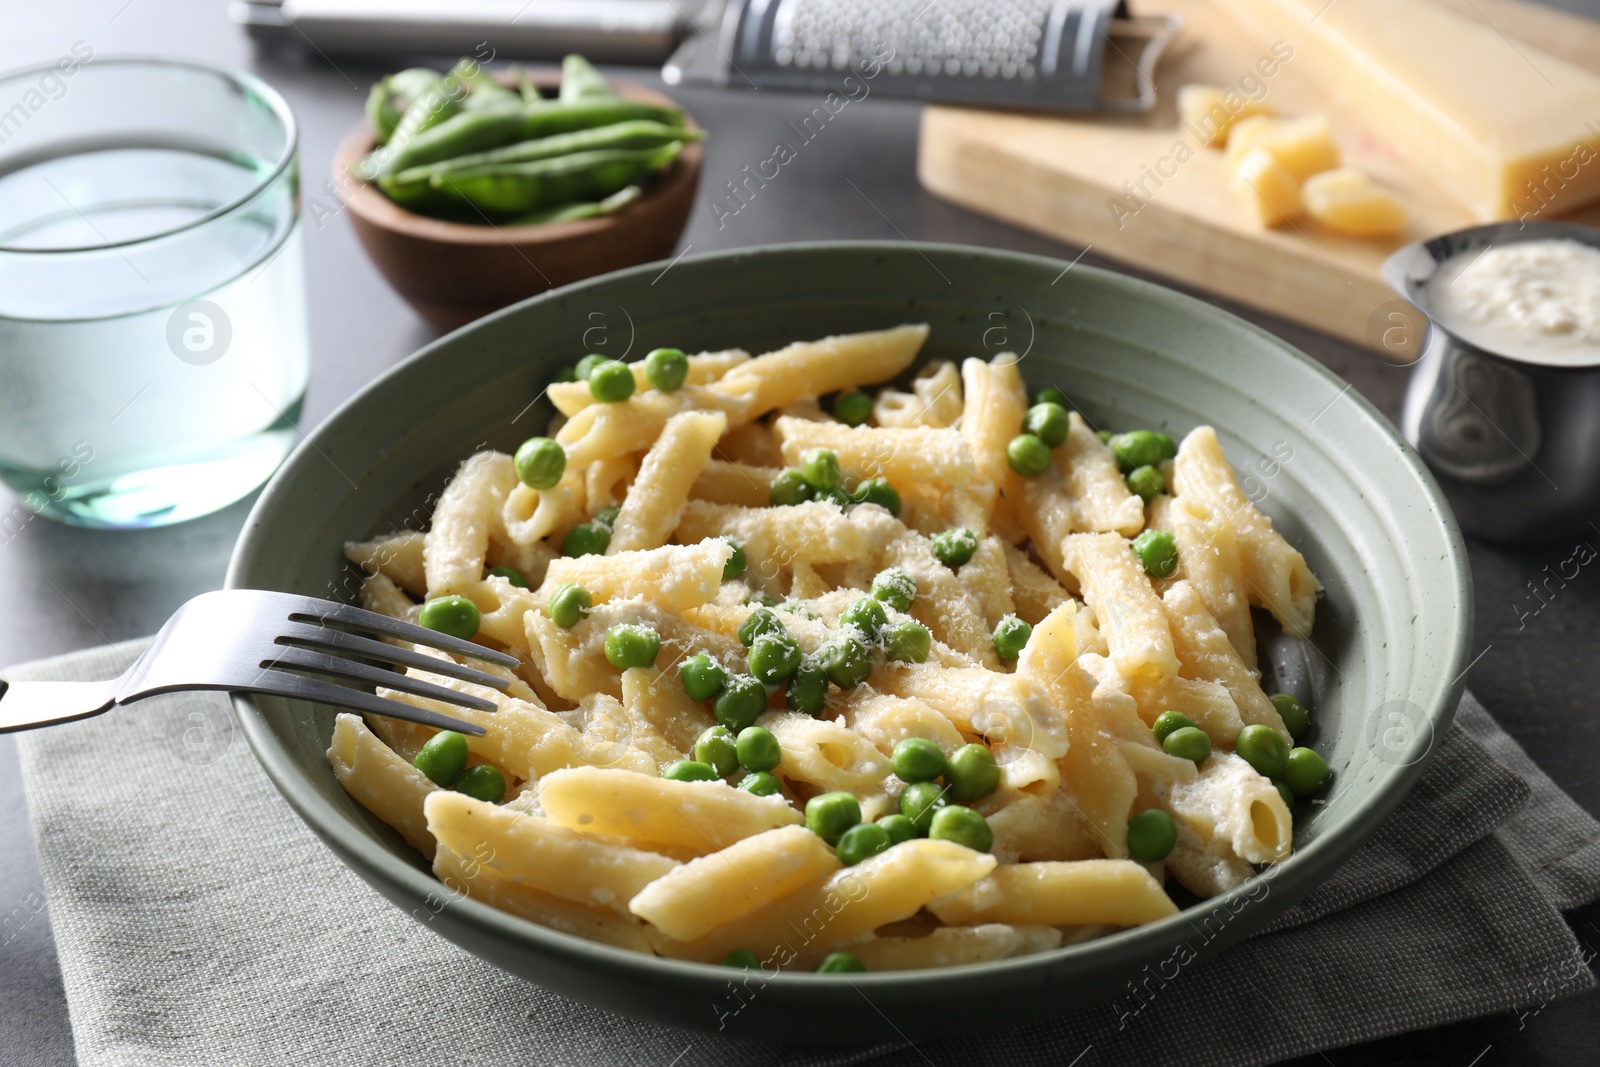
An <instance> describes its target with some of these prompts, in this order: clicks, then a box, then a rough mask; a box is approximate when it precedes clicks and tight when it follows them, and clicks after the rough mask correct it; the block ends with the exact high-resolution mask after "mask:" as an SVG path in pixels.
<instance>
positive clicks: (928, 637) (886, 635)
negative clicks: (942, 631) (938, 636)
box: [883, 619, 933, 663]
mask: <svg viewBox="0 0 1600 1067" xmlns="http://www.w3.org/2000/svg"><path fill="white" fill-rule="evenodd" d="M932 651H933V635H932V634H931V633H929V632H928V628H927V627H926V626H924V625H922V624H921V623H920V622H913V621H912V620H910V619H905V620H902V621H901V622H897V623H895V624H894V625H893V626H891V627H889V628H888V629H886V630H884V631H883V654H884V655H885V656H887V657H888V658H889V659H891V660H893V661H894V662H895V663H926V662H927V660H928V653H930V652H932Z"/></svg>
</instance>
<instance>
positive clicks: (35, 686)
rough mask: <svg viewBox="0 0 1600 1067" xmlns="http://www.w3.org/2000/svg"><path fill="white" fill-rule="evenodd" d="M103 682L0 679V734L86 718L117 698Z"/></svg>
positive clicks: (109, 684)
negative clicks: (14, 680) (9, 680)
mask: <svg viewBox="0 0 1600 1067" xmlns="http://www.w3.org/2000/svg"><path fill="white" fill-rule="evenodd" d="M116 685H117V681H116V679H111V680H110V681H105V682H8V681H5V680H4V679H0V734H5V733H10V732H12V731H13V730H31V729H33V728H34V727H36V726H54V725H55V724H56V723H58V722H71V721H72V720H74V719H87V718H88V717H89V716H91V715H98V714H100V713H101V712H102V711H105V710H106V709H108V708H110V707H111V705H113V704H115V703H116V702H117V699H116Z"/></svg>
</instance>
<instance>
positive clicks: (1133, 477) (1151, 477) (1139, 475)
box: [1128, 467, 1167, 504]
mask: <svg viewBox="0 0 1600 1067" xmlns="http://www.w3.org/2000/svg"><path fill="white" fill-rule="evenodd" d="M1166 491H1167V479H1166V478H1165V477H1164V476H1163V475H1162V473H1161V471H1160V470H1159V469H1157V468H1155V467H1138V468H1135V469H1134V471H1133V473H1131V474H1129V475H1128V492H1130V493H1132V494H1133V495H1134V496H1136V497H1138V498H1139V499H1140V500H1143V501H1144V502H1145V503H1146V504H1148V503H1150V501H1152V500H1154V499H1155V498H1156V497H1158V496H1160V495H1161V494H1162V493H1164V492H1166Z"/></svg>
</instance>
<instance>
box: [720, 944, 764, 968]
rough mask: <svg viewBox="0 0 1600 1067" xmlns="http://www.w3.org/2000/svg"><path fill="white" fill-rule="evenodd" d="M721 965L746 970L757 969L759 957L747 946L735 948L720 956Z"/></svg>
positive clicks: (759, 962)
mask: <svg viewBox="0 0 1600 1067" xmlns="http://www.w3.org/2000/svg"><path fill="white" fill-rule="evenodd" d="M722 965H723V966H724V967H739V968H742V969H744V970H747V971H758V970H760V969H761V957H759V956H757V955H756V954H755V953H754V952H751V951H750V950H749V949H747V948H736V949H734V950H733V951H732V952H730V953H728V954H727V955H726V956H724V957H722Z"/></svg>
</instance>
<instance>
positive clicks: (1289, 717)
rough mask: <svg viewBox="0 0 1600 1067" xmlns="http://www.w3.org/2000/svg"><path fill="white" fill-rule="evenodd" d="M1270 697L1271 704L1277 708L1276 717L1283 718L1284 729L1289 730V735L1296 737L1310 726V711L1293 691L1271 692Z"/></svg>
mask: <svg viewBox="0 0 1600 1067" xmlns="http://www.w3.org/2000/svg"><path fill="white" fill-rule="evenodd" d="M1271 699H1272V706H1273V707H1275V708H1277V709H1278V717H1279V718H1281V719H1282V720H1283V725H1284V729H1286V730H1288V731H1289V736H1290V737H1296V738H1297V737H1299V736H1300V735H1301V734H1303V733H1305V732H1306V730H1307V729H1309V728H1310V726H1311V713H1310V712H1309V711H1307V710H1306V706H1305V705H1304V704H1302V703H1300V701H1299V699H1298V698H1297V697H1296V696H1295V695H1294V694H1293V693H1273V694H1272V698H1271Z"/></svg>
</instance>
